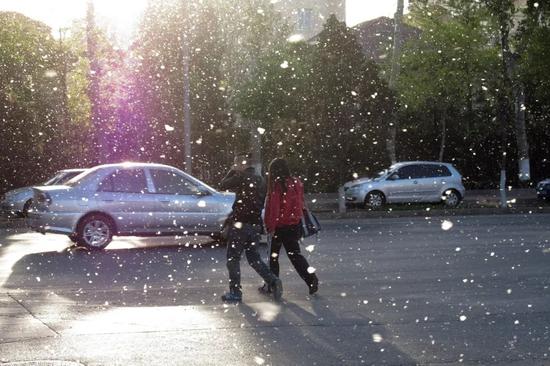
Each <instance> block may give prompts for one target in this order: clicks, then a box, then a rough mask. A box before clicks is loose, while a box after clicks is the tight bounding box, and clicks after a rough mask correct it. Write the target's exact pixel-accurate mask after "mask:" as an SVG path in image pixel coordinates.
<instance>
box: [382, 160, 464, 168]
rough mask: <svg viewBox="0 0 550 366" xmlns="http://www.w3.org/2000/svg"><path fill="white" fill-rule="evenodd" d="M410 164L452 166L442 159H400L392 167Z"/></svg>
mask: <svg viewBox="0 0 550 366" xmlns="http://www.w3.org/2000/svg"><path fill="white" fill-rule="evenodd" d="M411 164H432V165H446V166H452V165H453V164H451V163H445V162H442V161H427V160H415V161H400V162H398V163H395V164H393V165H392V166H393V167H401V166H404V165H411Z"/></svg>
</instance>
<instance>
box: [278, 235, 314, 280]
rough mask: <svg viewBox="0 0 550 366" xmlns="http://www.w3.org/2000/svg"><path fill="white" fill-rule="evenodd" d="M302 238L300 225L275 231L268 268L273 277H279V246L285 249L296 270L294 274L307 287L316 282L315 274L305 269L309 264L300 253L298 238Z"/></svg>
mask: <svg viewBox="0 0 550 366" xmlns="http://www.w3.org/2000/svg"><path fill="white" fill-rule="evenodd" d="M301 237H302V231H301V227H300V225H299V224H298V225H293V226H284V227H278V228H277V229H275V233H274V234H273V237H272V238H271V253H270V256H269V268H270V269H271V272H273V273H274V274H275V276H279V252H280V251H281V246H284V247H285V250H286V254H287V255H288V259H290V262H291V263H292V265H293V266H294V268H296V272H298V274H299V275H300V277H302V279H303V280H304V281H305V282H306V284H307V285H308V287H311V285H312V284H313V283H314V281H316V280H317V276H316V275H315V273H309V272H308V271H307V269H308V268H309V264H308V263H307V260H306V258H305V257H304V256H303V255H302V253H301V252H300V238H301Z"/></svg>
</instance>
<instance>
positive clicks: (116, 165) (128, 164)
mask: <svg viewBox="0 0 550 366" xmlns="http://www.w3.org/2000/svg"><path fill="white" fill-rule="evenodd" d="M106 168H169V169H177V168H176V167H173V166H170V165H165V164H158V163H139V162H131V161H125V162H123V163H114V164H102V165H97V166H95V167H94V169H106Z"/></svg>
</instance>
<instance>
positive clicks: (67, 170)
mask: <svg viewBox="0 0 550 366" xmlns="http://www.w3.org/2000/svg"><path fill="white" fill-rule="evenodd" d="M86 170H88V168H74V169H61V170H60V171H59V172H60V173H82V172H85V171H86Z"/></svg>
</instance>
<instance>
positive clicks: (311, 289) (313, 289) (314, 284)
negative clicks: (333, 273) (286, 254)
mask: <svg viewBox="0 0 550 366" xmlns="http://www.w3.org/2000/svg"><path fill="white" fill-rule="evenodd" d="M317 291H319V279H317V277H314V278H313V281H311V285H309V294H310V295H313V294H314V293H316V292H317Z"/></svg>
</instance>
